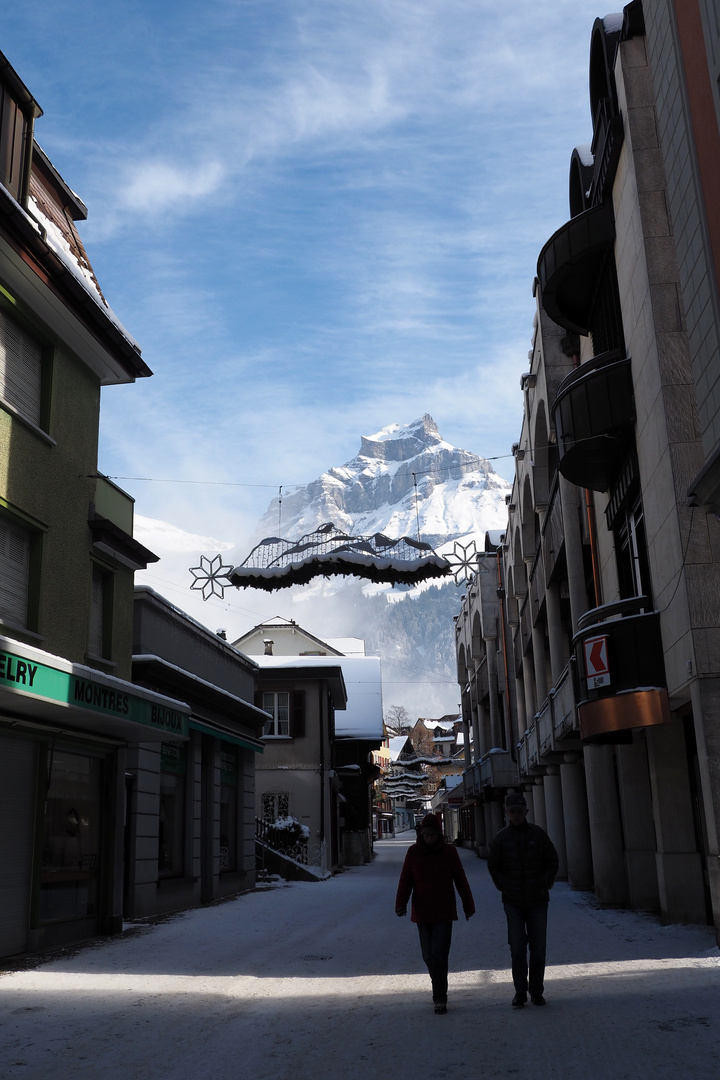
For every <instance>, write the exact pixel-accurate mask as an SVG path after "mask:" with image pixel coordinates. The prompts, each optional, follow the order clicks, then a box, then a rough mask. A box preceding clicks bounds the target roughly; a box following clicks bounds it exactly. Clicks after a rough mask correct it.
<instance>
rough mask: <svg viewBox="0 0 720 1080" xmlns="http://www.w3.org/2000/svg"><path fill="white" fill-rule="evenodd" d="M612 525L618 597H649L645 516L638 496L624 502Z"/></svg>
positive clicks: (624, 598) (650, 593)
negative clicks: (634, 499)
mask: <svg viewBox="0 0 720 1080" xmlns="http://www.w3.org/2000/svg"><path fill="white" fill-rule="evenodd" d="M614 528H615V552H616V557H617V567H618V581H619V585H620V596H621V598H622V599H623V600H626V599H629V598H630V597H632V596H647V597H648V598H649V599H652V592H651V587H650V567H649V563H648V551H647V541H646V539H645V520H644V516H643V507H642V502H641V500H640V499H636V501H635V502H634V503H628V502H626V503H625V505H623V506H622V507H621V509H620V513H619V514H618V516H617V518H616V519H615V522H614Z"/></svg>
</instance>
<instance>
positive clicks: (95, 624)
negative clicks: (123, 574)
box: [88, 566, 104, 656]
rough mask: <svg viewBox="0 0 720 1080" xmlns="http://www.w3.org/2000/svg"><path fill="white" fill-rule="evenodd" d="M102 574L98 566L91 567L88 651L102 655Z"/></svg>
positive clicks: (95, 654)
mask: <svg viewBox="0 0 720 1080" xmlns="http://www.w3.org/2000/svg"><path fill="white" fill-rule="evenodd" d="M103 579H104V574H103V572H102V570H101V569H100V567H99V566H93V568H92V596H91V600H90V631H89V635H88V652H90V653H91V654H92V655H93V656H102V655H103V585H104V580H103Z"/></svg>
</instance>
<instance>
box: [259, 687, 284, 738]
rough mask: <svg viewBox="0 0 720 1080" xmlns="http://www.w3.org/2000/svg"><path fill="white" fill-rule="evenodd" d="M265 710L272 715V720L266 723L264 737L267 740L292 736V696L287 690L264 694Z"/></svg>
mask: <svg viewBox="0 0 720 1080" xmlns="http://www.w3.org/2000/svg"><path fill="white" fill-rule="evenodd" d="M262 707H263V710H264V711H265V712H267V713H270V715H271V716H272V720H266V721H265V727H264V728H263V735H264V736H265V737H266V738H268V737H269V738H277V737H283V736H284V737H285V738H287V737H288V736H289V735H290V694H289V693H288V691H287V690H281V691H278V692H277V693H268V692H267V691H266V692H265V693H264V694H263V705H262Z"/></svg>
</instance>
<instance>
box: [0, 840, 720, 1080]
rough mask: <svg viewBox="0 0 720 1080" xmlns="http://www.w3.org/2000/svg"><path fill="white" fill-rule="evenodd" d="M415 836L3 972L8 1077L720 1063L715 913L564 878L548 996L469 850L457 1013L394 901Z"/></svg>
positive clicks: (614, 1073) (342, 1073)
mask: <svg viewBox="0 0 720 1080" xmlns="http://www.w3.org/2000/svg"><path fill="white" fill-rule="evenodd" d="M409 841H410V837H408V836H407V834H406V836H405V837H402V838H400V839H398V840H389V841H383V842H381V843H380V844H378V845H377V846H376V850H377V858H376V859H375V860H374V862H373V863H372V864H371V865H370V866H366V867H358V868H353V869H351V870H348V871H346V872H345V873H343V874H340V875H338V876H337V877H335V878H333V879H331V880H329V881H327V882H320V883H318V884H304V883H297V884H293V885H290V886H287V887H284V888H278V889H276V890H273V891H266V892H258V893H253V894H248V895H247V896H244V897H241V898H239V899H238V900H235V901H232V902H229V903H225V904H219V905H217V906H215V907H211V908H206V909H204V910H201V911H193V912H190V913H188V914H186V915H182V916H178V917H176V918H173V919H171V920H169V921H168V922H165V923H162V924H160V925H155V926H148V927H145V926H143V927H142V928H137V929H133V930H132V931H131V932H130V933H129V934H126V935H125V936H124V937H123V938H122V939H113V940H111V941H109V942H108V943H105V944H101V945H98V946H94V947H89V948H85V949H83V950H81V951H79V952H78V953H77V954H76V955H74V956H71V957H68V958H65V959H61V960H56V961H54V962H52V963H48V964H45V965H43V966H42V967H38V968H36V969H34V970H28V971H19V972H14V973H7V974H5V975H2V976H1V977H0V995H1V998H2V1010H1V1012H0V1078H2V1080H16V1078H17V1080H45V1078H46V1077H51V1078H52V1080H166V1078H168V1080H169V1078H172V1080H200V1078H203V1080H205V1078H210V1080H243V1078H246V1077H247V1078H248V1080H250V1078H252V1080H265V1078H268V1080H270V1078H272V1080H310V1078H317V1080H345V1078H352V1080H365V1078H366V1077H370V1076H372V1077H378V1076H383V1077H388V1078H392V1080H410V1078H412V1080H421V1078H425V1077H432V1078H445V1077H447V1078H450V1077H452V1078H454V1080H463V1078H468V1080H475V1078H476V1077H482V1078H483V1080H485V1078H491V1077H514V1076H517V1077H523V1076H527V1077H533V1080H546V1078H550V1077H560V1076H562V1077H566V1078H575V1077H578V1078H581V1080H605V1078H608V1080H610V1078H611V1080H622V1078H628V1080H642V1078H646V1077H647V1078H648V1080H649V1078H653V1080H665V1078H667V1080H685V1078H686V1077H703V1078H708V1080H709V1078H710V1077H712V1078H713V1080H717V1077H719V1076H720V954H719V953H718V949H717V947H716V946H715V944H714V937H713V934H712V931H711V929H710V928H709V927H708V928H705V927H662V926H660V925H659V924H658V923H657V922H656V920H654V919H652V918H650V917H645V916H642V915H637V914H634V913H632V912H627V911H600V910H598V909H597V908H595V907H594V905H593V903H592V897H590V896H589V895H588V894H586V893H581V894H579V893H573V892H571V890H570V889H569V888H568V887H567V886H566V885H563V884H560V885H558V886H556V888H555V889H554V890H553V894H552V899H551V905H550V918H549V935H548V936H549V942H548V961H549V968H548V972H547V978H546V996H547V1000H548V1005H547V1008H545V1009H537V1008H532V1007H530V1006H528V1007H527V1008H525V1009H521V1010H514V1009H511V1007H510V1000H511V997H512V987H511V981H510V973H509V970H508V955H507V953H508V950H507V945H506V943H505V936H504V929H505V928H504V916H503V914H502V908H501V905H500V899H499V895H498V893H497V892H496V891H495V889H494V888H493V886H492V883H491V882H490V880H489V878H488V874H487V869H486V866H485V863H484V862H483V861H481V860H480V859H477V858H476V857H475V856H474V855H473V854H472V853H471V852H461V854H462V857H463V861H464V864H465V867H466V870H467V873H468V877H469V879H470V883H471V885H472V888H473V892H474V894H475V899H476V903H477V907H478V914H477V915H476V916H475V917H474V918H473V919H472V920H471V921H470V922H465V921H464V920H463V921H461V922H458V923H457V924H456V930H455V935H454V940H453V948H452V952H451V956H450V960H451V972H452V974H451V976H450V999H449V1012H448V1014H447V1016H435V1015H434V1014H433V1012H432V1006H431V1004H430V993H429V980H428V978H427V975H426V973H425V972H424V969H423V968H422V962H421V960H420V954H419V948H418V943H417V932H416V930H415V927H414V926H413V925H412V924H411V923H410V921H409V919H402V920H400V919H397V918H396V917H395V915H394V913H393V901H394V896H395V887H396V883H397V878H398V875H399V872H400V866H401V863H402V859H403V857H404V854H405V851H406V848H407V844H408V843H409Z"/></svg>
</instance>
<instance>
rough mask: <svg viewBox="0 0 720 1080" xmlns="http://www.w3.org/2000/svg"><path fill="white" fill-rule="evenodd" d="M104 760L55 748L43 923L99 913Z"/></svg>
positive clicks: (42, 896) (48, 810) (47, 818)
mask: <svg viewBox="0 0 720 1080" xmlns="http://www.w3.org/2000/svg"><path fill="white" fill-rule="evenodd" d="M101 776H102V761H101V760H100V759H99V758H94V757H89V756H87V755H85V754H72V753H70V752H68V751H66V750H50V752H49V754H48V788H47V798H46V800H45V827H44V837H43V850H42V867H41V875H40V909H39V919H40V922H41V923H48V922H55V921H57V920H60V919H72V918H82V917H85V916H88V915H95V914H97V909H98V878H99V872H100V838H101V820H100V790H101Z"/></svg>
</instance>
